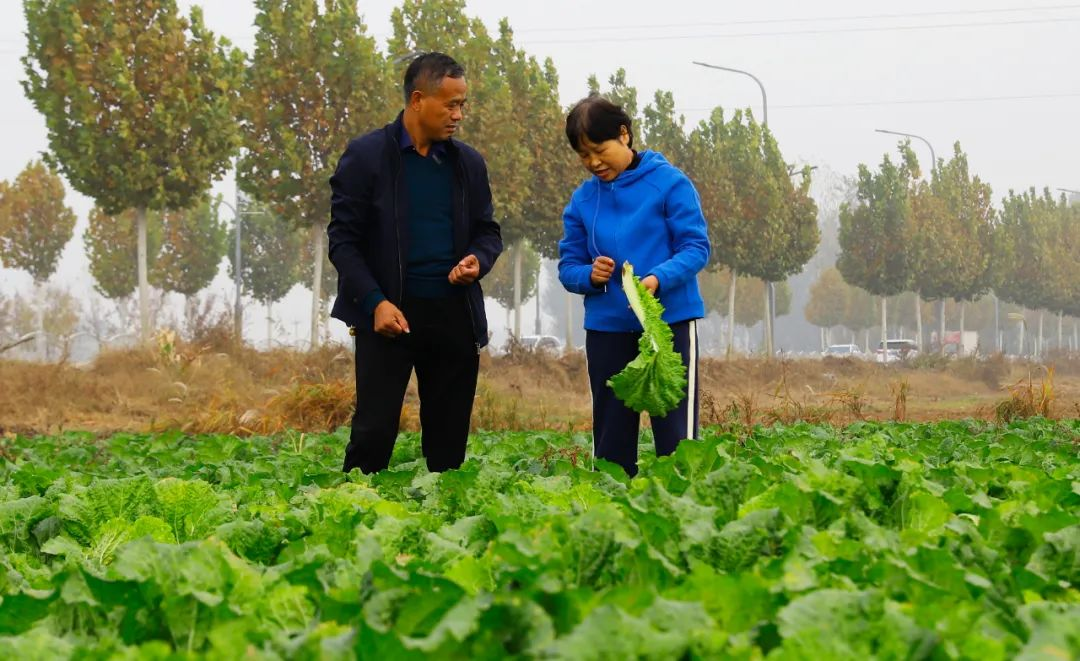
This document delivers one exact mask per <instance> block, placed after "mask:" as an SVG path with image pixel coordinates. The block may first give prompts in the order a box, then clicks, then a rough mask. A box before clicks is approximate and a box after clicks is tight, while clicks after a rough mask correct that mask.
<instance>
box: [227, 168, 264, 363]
mask: <svg viewBox="0 0 1080 661" xmlns="http://www.w3.org/2000/svg"><path fill="white" fill-rule="evenodd" d="M221 203H222V204H224V205H225V206H227V207H228V208H229V210H230V211H232V213H233V219H234V220H235V221H236V246H235V250H236V265H235V267H234V268H235V269H236V297H235V300H234V301H233V333H234V334H235V335H236V339H237V341H238V342H242V341H243V339H244V337H243V333H244V321H243V310H244V309H243V306H242V305H241V295H242V292H241V288H242V285H243V282H244V274H243V271H242V270H241V266H242V264H241V261H240V258H241V253H240V231H241V227H242V225H243V223H242V222H241V217H242V216H254V215H257V214H259V213H262V212H260V211H240V210H238V209H237V207H239V206H242V205H241V204H240V192H239V189H237V194H236V206H233V205H232V204H230V203H228V202H226V201H225V200H224V199H223V200H221Z"/></svg>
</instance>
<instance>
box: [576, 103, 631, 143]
mask: <svg viewBox="0 0 1080 661" xmlns="http://www.w3.org/2000/svg"><path fill="white" fill-rule="evenodd" d="M623 126H625V127H626V132H627V133H629V134H630V144H629V145H628V146H629V147H631V148H633V146H634V132H633V130H632V127H631V124H630V116H629V115H627V114H626V111H625V110H623V109H622V107H621V106H619V105H617V104H615V103H612V102H611V101H608V100H607V99H605V98H604V97H602V96H600V95H599V94H590V95H589V96H587V97H585V98H584V99H582V100H580V101H578V102H577V103H576V104H574V107H573V108H571V109H570V114H569V115H567V116H566V139H567V140H569V141H570V146H571V147H573V149H574V151H578V150H579V149H580V148H581V138H582V136H584V137H586V138H588V139H589V141H590V142H593V143H597V144H599V143H601V142H604V141H605V140H615V139H616V138H618V137H619V135H620V134H621V133H622V131H621V130H620V129H621V127H623Z"/></svg>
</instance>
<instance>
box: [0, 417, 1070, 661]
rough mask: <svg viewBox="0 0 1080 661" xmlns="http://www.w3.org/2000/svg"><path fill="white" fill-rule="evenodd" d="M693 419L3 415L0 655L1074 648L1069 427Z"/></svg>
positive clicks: (1006, 651)
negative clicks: (476, 424) (300, 425)
mask: <svg viewBox="0 0 1080 661" xmlns="http://www.w3.org/2000/svg"><path fill="white" fill-rule="evenodd" d="M705 436H706V438H705V440H703V441H700V442H686V443H683V445H682V446H681V447H680V449H679V451H678V453H677V454H676V455H675V456H673V457H667V458H663V459H660V460H657V459H656V458H655V457H652V456H646V457H645V458H644V460H643V466H642V471H641V473H640V475H639V476H638V477H637V478H635V479H633V480H629V479H627V478H626V476H625V475H624V474H622V473H621V472H620V471H619V470H618V469H617V468H615V467H613V466H610V465H599V466H596V467H595V470H594V467H593V465H592V460H591V459H590V458H589V452H588V450H589V447H588V437H587V436H586V435H580V434H579V435H573V436H571V435H568V434H566V433H558V432H538V433H499V434H496V433H480V434H477V435H476V436H475V437H474V438H473V439H472V440H471V441H470V454H469V459H468V460H467V461H466V464H465V465H464V466H463V467H462V469H461V470H457V471H451V472H448V473H445V474H431V473H428V472H427V471H426V469H424V468H423V467H422V466H423V462H422V460H420V461H418V453H419V441H418V438H417V437H416V436H415V435H404V436H403V437H402V439H401V441H400V442H399V444H398V449H397V451H396V453H395V457H394V461H393V463H392V466H393V468H392V469H391V470H389V471H385V472H383V473H381V474H378V475H376V476H374V477H367V476H362V475H360V474H358V473H357V474H353V475H351V476H349V477H348V478H347V479H346V478H345V477H344V476H343V475H342V474H341V473H340V472H339V470H338V468H339V466H340V461H341V457H342V452H343V448H344V445H345V443H346V441H347V438H348V433H347V430H342V431H340V432H338V433H334V434H324V435H306V436H303V435H299V434H286V435H282V436H277V437H273V438H239V437H234V436H224V435H222V436H197V437H192V436H185V435H182V434H179V433H176V434H160V435H152V436H151V435H134V434H132V435H118V436H113V437H110V438H105V439H95V438H94V437H92V436H90V435H81V434H77V433H65V434H63V435H59V436H53V437H43V438H24V437H18V436H11V435H9V436H8V437H6V438H0V474H2V480H0V485H2V486H0V599H2V601H0V656H2V658H5V659H20V660H23V661H29V660H30V659H38V658H40V659H54V658H79V659H100V658H140V659H165V658H170V659H177V658H189V657H190V658H218V659H242V658H243V659H279V658H280V659H290V658H295V659H352V658H360V659H410V658H438V659H495V658H507V657H518V658H562V659H635V658H642V659H680V658H682V659H712V658H748V659H751V658H766V657H767V658H770V659H773V658H776V659H866V658H874V657H876V658H882V659H946V658H968V659H979V660H980V661H992V660H994V659H1006V658H1017V657H1020V658H1028V659H1069V658H1080V588H1078V585H1080V457H1078V452H1080V442H1078V440H1077V439H1078V438H1080V423H1078V422H1076V421H1067V422H1053V421H1046V420H1041V419H1032V420H1028V421H1025V422H1017V423H1014V424H1012V425H1010V426H1007V427H995V426H991V425H988V424H985V423H978V422H941V423H935V424H904V423H860V424H856V425H854V426H850V427H845V428H834V427H828V426H812V425H796V426H790V427H768V428H766V427H759V428H756V429H754V430H750V431H744V432H740V431H738V430H735V431H733V432H724V433H721V432H718V431H713V432H709V433H707V434H706V435H705ZM642 440H643V444H642V448H643V450H644V449H645V448H647V444H646V443H647V441H648V439H647V438H646V437H643V439H642Z"/></svg>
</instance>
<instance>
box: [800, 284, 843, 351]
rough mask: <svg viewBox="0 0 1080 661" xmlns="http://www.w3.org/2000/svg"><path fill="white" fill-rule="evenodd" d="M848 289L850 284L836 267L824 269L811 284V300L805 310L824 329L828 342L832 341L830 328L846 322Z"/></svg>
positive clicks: (810, 320)
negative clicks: (829, 333)
mask: <svg viewBox="0 0 1080 661" xmlns="http://www.w3.org/2000/svg"><path fill="white" fill-rule="evenodd" d="M848 289H849V286H848V284H847V283H846V282H844V278H843V276H841V275H840V271H838V270H836V268H835V267H834V268H830V269H827V270H825V271H822V272H821V275H819V276H818V279H817V280H815V281H814V284H812V285H811V286H810V301H809V302H808V303H807V304H806V307H805V308H804V311H803V312H804V314H805V315H806V320H807V321H809V322H810V323H812V324H814V325H815V326H819V327H821V328H822V329H823V333H825V343H826V344H830V343H831V342H830V341H829V338H828V330H829V329H831V328H832V327H833V326H839V325H841V324H843V323H844V316H845V312H846V308H847V301H848V297H849V294H848Z"/></svg>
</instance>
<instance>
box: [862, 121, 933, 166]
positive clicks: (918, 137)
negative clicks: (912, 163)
mask: <svg viewBox="0 0 1080 661" xmlns="http://www.w3.org/2000/svg"><path fill="white" fill-rule="evenodd" d="M874 132H875V133H888V134H890V135H900V136H903V137H905V138H915V139H916V140H922V141H923V143H925V144H926V146H927V147H929V149H930V172H931V173H933V172H934V169H935V168H936V167H937V156H936V155H935V154H934V145H932V144H930V141H929V140H927V139H926V138H924V137H922V136H921V135H915V134H914V133H904V132H902V131H890V130H888V129H874Z"/></svg>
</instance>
